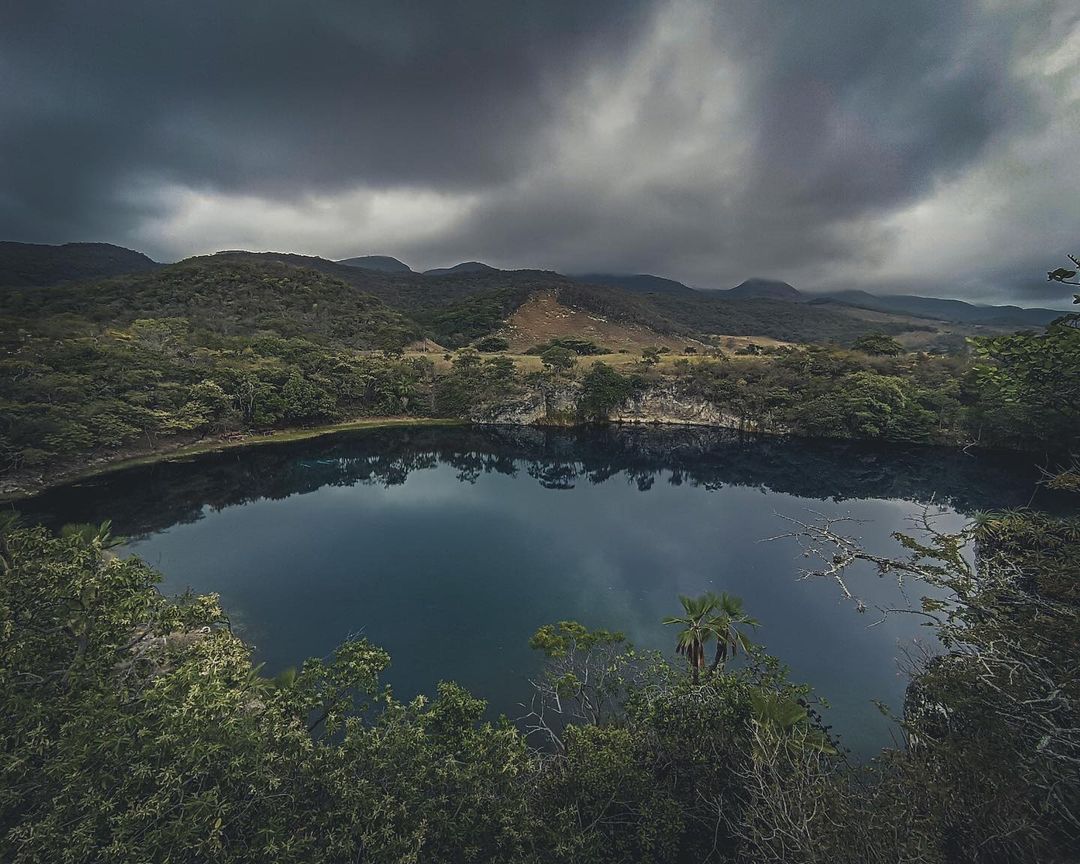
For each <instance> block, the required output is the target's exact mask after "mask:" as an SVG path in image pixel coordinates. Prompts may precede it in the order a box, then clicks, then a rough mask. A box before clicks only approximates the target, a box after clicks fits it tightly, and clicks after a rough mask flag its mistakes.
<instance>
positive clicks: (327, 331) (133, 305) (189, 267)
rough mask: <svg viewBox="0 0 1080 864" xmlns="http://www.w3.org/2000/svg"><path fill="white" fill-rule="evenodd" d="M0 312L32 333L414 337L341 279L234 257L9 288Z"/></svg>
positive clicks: (376, 340)
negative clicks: (151, 323) (104, 329)
mask: <svg viewBox="0 0 1080 864" xmlns="http://www.w3.org/2000/svg"><path fill="white" fill-rule="evenodd" d="M0 314H2V315H3V316H4V317H5V318H6V319H8V320H7V321H6V322H5V325H6V326H5V327H4V329H5V331H9V330H10V329H14V328H13V327H11V326H10V325H11V324H12V323H14V324H16V325H17V326H19V327H22V328H26V329H28V330H29V331H30V332H35V331H42V330H47V329H51V328H55V329H58V330H62V329H64V328H65V327H70V326H72V324H73V323H75V322H78V321H79V320H82V321H86V322H91V323H93V324H96V325H99V326H121V325H127V324H130V323H132V322H134V321H136V320H138V319H149V318H183V319H186V321H188V322H189V323H190V326H191V328H192V329H193V330H202V331H206V332H208V333H213V334H219V335H221V336H236V335H245V336H248V335H253V334H255V333H258V332H266V331H269V332H273V333H277V334H278V335H280V336H299V335H302V336H304V337H306V338H308V339H315V340H321V341H326V342H330V343H335V344H341V345H347V346H350V347H354V348H384V347H395V346H400V345H405V344H407V343H409V342H411V341H413V340H414V339H416V338H419V337H420V336H421V330H420V327H419V326H418V325H417V324H416V323H415V322H413V321H410V320H408V319H407V318H405V317H404V316H403V315H401V314H400V313H398V312H396V311H394V310H392V309H390V308H389V307H387V306H386V305H385V304H384V303H383V302H382V301H381V300H379V299H378V298H376V297H372V296H371V295H368V294H364V293H362V292H360V291H358V290H356V289H355V288H354V287H352V286H350V285H348V284H347V283H345V282H342V281H341V280H339V279H335V278H333V277H330V276H328V275H326V274H323V273H319V272H317V271H314V270H310V269H299V268H296V267H291V266H288V265H286V264H282V263H280V262H276V261H269V260H268V261H244V260H237V259H236V258H234V257H231V256H210V257H206V258H190V259H188V260H187V261H182V262H181V263H179V264H171V265H169V266H166V267H162V268H160V269H157V270H153V271H151V272H147V273H140V274H134V275H130V276H120V277H116V278H114V279H108V280H104V281H100V282H82V283H75V284H65V285H58V286H54V287H51V288H49V289H47V290H45V289H42V288H25V289H16V290H11V291H8V292H6V293H5V294H4V295H3V297H2V298H0ZM11 319H14V321H12V320H11Z"/></svg>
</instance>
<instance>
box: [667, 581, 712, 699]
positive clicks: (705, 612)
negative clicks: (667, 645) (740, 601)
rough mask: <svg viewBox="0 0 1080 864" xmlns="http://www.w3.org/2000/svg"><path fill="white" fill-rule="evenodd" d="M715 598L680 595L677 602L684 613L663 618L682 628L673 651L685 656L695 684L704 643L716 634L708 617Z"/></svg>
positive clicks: (701, 667) (703, 656)
mask: <svg viewBox="0 0 1080 864" xmlns="http://www.w3.org/2000/svg"><path fill="white" fill-rule="evenodd" d="M716 599H717V598H716V597H715V596H713V595H712V594H703V595H702V596H701V597H684V596H680V597H679V602H680V603H681V604H682V607H683V613H684V614H682V615H678V616H670V617H668V618H665V619H664V624H670V625H675V626H679V627H682V628H683V629H682V630H680V631H679V635H678V636H677V637H676V642H675V652H676V653H677V654H680V655H681V656H684V657H686V660H687V663H689V664H690V674H691V676H692V677H693V680H694V683H695V684H697V683H698V680H699V678H700V675H701V670H702V669H704V668H705V643H706V642H708V641H709V640H710V639H712V638H714V637H715V635H716V631H715V630H714V629H713V628H712V626H711V624H710V618H709V616H710V615H711V614H712V612H713V610H714V609H715V608H716Z"/></svg>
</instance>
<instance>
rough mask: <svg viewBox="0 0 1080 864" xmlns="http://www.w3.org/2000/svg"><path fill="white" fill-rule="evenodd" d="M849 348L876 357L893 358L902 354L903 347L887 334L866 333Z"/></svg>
mask: <svg viewBox="0 0 1080 864" xmlns="http://www.w3.org/2000/svg"><path fill="white" fill-rule="evenodd" d="M851 347H852V349H854V350H855V351H862V352H863V354H871V355H873V356H876V357H895V356H896V355H897V354H903V353H904V346H903V345H901V344H900V343H899V342H897V341H896V340H895V339H893V338H892V336H889V335H888V334H887V333H867V334H866V335H865V336H861V337H859V338H858V339H856V340H855V341H854V342H853V343H852V345H851Z"/></svg>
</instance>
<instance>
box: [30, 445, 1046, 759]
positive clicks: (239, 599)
mask: <svg viewBox="0 0 1080 864" xmlns="http://www.w3.org/2000/svg"><path fill="white" fill-rule="evenodd" d="M1034 462H1035V460H1034V459H1033V458H1031V457H1017V456H1006V455H1002V454H990V455H986V454H984V455H980V456H969V455H965V454H962V453H960V452H958V451H955V450H935V449H910V450H895V449H894V450H889V449H882V448H872V447H866V446H854V445H839V444H826V443H814V442H807V441H784V440H778V439H770V440H765V441H760V440H759V441H750V442H745V441H740V440H738V439H737V438H733V437H732V436H730V435H728V434H726V433H722V432H717V431H703V430H655V429H652V430H650V429H643V428H623V429H616V430H593V431H580V432H573V433H544V432H539V431H537V430H530V429H507V430H496V429H488V430H482V429H464V428H460V429H458V428H442V429H440V428H431V429H395V430H380V431H372V432H367V433H356V434H350V435H339V436H335V437H332V438H324V439H318V440H314V441H308V442H302V443H299V444H291V445H276V446H272V447H259V448H252V449H248V450H235V451H229V452H227V453H222V454H216V455H212V456H206V457H200V458H196V459H193V460H190V461H187V462H180V463H164V464H160V465H157V466H153V467H147V468H139V469H132V470H129V471H125V472H120V473H116V474H112V475H107V476H105V477H102V478H100V479H97V480H94V481H91V482H87V483H82V484H78V485H76V486H69V487H65V488H61V489H57V490H53V491H52V492H49V493H47V494H45V495H42V496H39V497H38V498H36V499H33V500H32V501H29V502H24V505H23V509H24V512H26V513H27V515H28V516H30V517H31V518H37V519H40V520H42V521H45V522H47V523H50V524H53V525H59V524H62V523H63V522H71V521H94V522H98V521H101V520H102V519H105V518H111V519H113V523H114V525H113V527H114V531H115V532H116V533H119V534H122V535H125V536H128V537H131V538H133V540H132V542H131V543H130V545H129V546H128V549H129V550H130V552H131V553H133V554H137V555H140V556H142V557H143V558H144V559H145V560H146V561H148V562H149V563H150V564H152V565H154V566H155V567H157V568H158V569H160V570H161V571H162V573H164V574H165V583H164V590H166V591H168V592H174V591H177V592H178V591H182V590H184V589H186V588H189V587H190V588H192V589H194V590H195V591H198V592H211V591H213V592H218V593H219V594H220V595H221V597H222V601H223V604H224V606H225V607H226V609H227V610H228V611H229V612H230V615H231V617H232V620H233V623H234V626H235V627H236V628H237V629H238V630H239V632H240V633H241V634H242V635H243V636H244V637H245V638H246V639H247V640H249V641H250V642H251V643H253V644H254V646H255V649H256V656H257V659H259V660H262V661H265V663H266V665H267V669H266V671H267V672H274V671H276V670H280V669H282V668H284V667H287V666H291V665H296V664H299V663H300V662H301V661H302V660H303V659H304V658H305V657H308V656H311V655H318V656H322V655H326V654H328V653H329V652H331V651H332V650H333V648H334V646H335V645H337V644H338V643H339V642H340V641H341V640H342V639H345V638H346V637H348V636H349V635H351V634H358V633H359V634H364V635H366V636H367V637H369V638H370V639H372V640H374V641H375V642H377V643H379V644H381V645H383V646H384V647H386V648H387V649H388V650H389V651H390V652H391V655H392V657H393V665H392V667H391V670H390V675H389V680H390V682H391V683H392V684H393V686H394V688H395V691H396V692H397V694H398V695H399V696H401V697H409V696H411V695H413V694H415V693H417V692H421V691H431V690H433V688H434V686H435V684H436V683H437V682H438V681H440V680H444V679H453V680H456V681H458V682H460V683H462V684H464V685H465V686H467V687H468V688H470V689H471V690H472V691H473V692H475V693H476V694H478V695H481V696H484V697H486V698H487V699H489V700H490V703H491V705H492V708H493V710H496V711H500V712H505V713H507V714H508V715H510V716H511V717H513V716H515V715H517V714H518V713H520V710H519V709H518V703H520V702H523V701H525V700H527V699H528V695H529V690H528V683H527V678H528V676H529V675H530V674H533V673H534V672H535V671H536V669H537V665H538V659H537V657H535V656H534V655H533V653H532V652H531V651H530V650H529V648H528V645H527V643H528V639H529V636H530V635H531V634H532V633H533V632H534V631H535V630H536V628H537V627H539V626H541V625H542V624H546V623H549V622H552V621H557V620H560V619H566V618H571V619H577V620H580V621H582V622H584V623H586V624H589V625H593V626H603V627H609V628H613V629H620V630H623V631H625V632H626V634H627V635H628V637H629V638H630V639H631V640H632V641H633V642H634V643H635V644H638V645H641V646H645V647H656V648H663V649H665V650H668V649H670V648H671V647H672V645H673V639H674V633H673V632H671V631H670V628H668V629H665V628H664V627H663V626H662V625H661V624H660V619H661V618H662V617H663V616H664V615H667V614H673V613H675V612H676V611H677V609H678V602H677V595H679V594H698V593H701V592H703V591H705V590H715V591H720V590H724V591H728V592H730V593H734V594H737V595H739V596H741V597H742V598H743V599H744V601H745V605H746V608H747V610H748V611H749V612H750V613H751V614H752V615H754V616H755V617H757V618H758V619H760V620H761V622H762V624H763V626H762V628H761V630H760V631H759V632H758V639H759V641H761V642H762V643H764V645H765V646H766V647H767V648H768V650H769V651H770V652H771V653H773V654H775V655H777V656H779V657H780V658H781V659H782V660H783V661H784V662H786V663H787V664H788V665H789V666H790V667H791V670H792V676H793V677H794V678H795V679H797V680H801V681H807V682H809V683H812V684H813V685H814V686H815V688H816V690H817V692H818V693H819V694H820V695H821V696H823V697H825V698H827V699H828V700H829V702H830V703H831V705H832V706H833V707H832V710H831V711H829V712H828V719H829V722H831V723H832V724H833V725H834V728H835V729H836V730H837V731H839V732H840V733H841V734H842V736H843V738H844V740H845V742H846V743H847V744H848V746H850V747H852V748H853V749H854V750H856V751H861V752H866V751H867V750H869V749H871V748H874V747H877V746H880V745H882V744H887V743H888V741H889V736H890V728H889V724H888V722H887V721H886V720H885V719H884V717H883V716H882V715H881V713H880V712H879V711H878V709H877V708H876V707H875V706H874V704H873V700H882V701H883V702H885V703H886V704H889V705H891V706H893V707H894V708H896V707H899V706H900V705H901V704H902V701H903V693H904V686H905V678H904V676H903V675H902V674H901V673H900V671H899V668H898V660H899V659H900V658H902V657H903V656H904V654H905V653H907V652H908V651H909V650H911V649H912V648H913V647H915V649H916V650H918V648H919V647H920V645H921V646H922V647H926V648H929V649H931V650H932V649H933V647H934V643H933V640H932V638H931V637H930V636H929V633H928V631H927V630H926V629H925V628H924V627H922V626H920V621H919V620H918V619H917V618H916V617H914V616H906V615H893V616H890V617H889V618H887V619H886V620H885V621H884V622H882V623H880V624H878V625H877V626H872V627H871V626H869V625H871V624H873V623H874V622H875V621H876V620H877V619H878V616H876V615H874V614H873V613H867V614H865V615H860V614H858V613H857V612H855V611H854V610H853V608H852V606H851V604H849V603H846V602H844V601H843V600H842V599H841V597H840V594H839V592H838V590H837V588H836V586H835V585H833V584H828V583H824V582H820V581H800V580H799V578H798V577H799V573H800V569H801V568H802V567H803V566H806V565H807V564H808V562H807V561H805V560H804V559H803V557H802V556H801V554H800V550H799V548H798V546H797V545H796V544H794V543H793V542H792V541H789V540H773V541H767V540H766V538H769V537H772V536H774V535H777V534H780V533H783V532H784V531H785V530H788V526H787V523H785V521H784V520H783V518H782V517H783V516H790V517H794V518H799V519H803V520H804V521H808V520H811V519H813V518H815V513H817V514H828V515H850V516H853V517H855V518H857V519H859V520H865V521H864V522H862V523H861V524H858V525H855V526H852V530H853V532H854V533H856V534H858V535H859V536H861V537H862V538H863V539H864V541H865V543H866V545H867V546H868V547H869V548H871V549H873V550H874V551H878V552H890V551H896V552H897V553H899V550H898V549H897V547H896V546H895V544H894V543H893V542H892V541H891V540H890V539H889V535H890V533H891V532H893V531H897V530H905V531H906V530H909V529H910V527H911V526H910V524H909V521H908V520H909V519H910V517H912V516H913V515H916V514H918V513H921V512H922V510H923V509H924V507H926V506H928V505H929V506H930V507H931V510H932V512H933V513H935V514H936V516H937V518H938V520H939V521H938V525H939V527H941V528H944V529H954V528H959V527H960V526H961V525H962V524H963V523H964V522H965V520H966V517H967V516H968V515H969V514H971V513H973V512H974V511H976V510H979V509H989V508H995V507H1006V506H1022V505H1026V504H1029V503H1033V504H1034V505H1035V506H1041V507H1046V508H1048V509H1062V508H1063V507H1064V506H1066V505H1065V503H1064V502H1063V501H1061V500H1059V499H1056V498H1054V497H1053V496H1052V495H1050V494H1048V493H1047V492H1046V491H1045V490H1039V491H1038V492H1037V493H1036V492H1035V490H1036V480H1037V477H1038V470H1037V467H1036V466H1035V464H1034ZM855 582H856V584H857V585H858V591H859V592H860V594H861V596H863V597H864V598H865V599H866V601H867V603H868V604H869V605H871V606H873V605H874V604H879V605H882V606H899V605H904V604H906V603H908V602H909V601H910V602H915V601H917V599H918V596H919V591H918V588H917V587H910V588H909V597H906V598H905V597H904V596H902V595H901V594H900V593H899V591H898V589H897V588H896V586H895V585H894V584H893V583H891V582H890V581H888V580H881V579H878V578H877V577H876V576H874V575H872V574H869V573H862V574H860V575H859V577H858V578H856V579H855Z"/></svg>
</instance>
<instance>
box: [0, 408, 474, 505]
mask: <svg viewBox="0 0 1080 864" xmlns="http://www.w3.org/2000/svg"><path fill="white" fill-rule="evenodd" d="M468 423H469V421H468V420H461V419H458V418H452V417H371V418H364V419H360V420H344V421H342V422H340V423H330V424H327V425H325V426H311V427H294V428H289V429H275V430H273V431H270V432H253V433H249V434H246V435H244V436H243V437H239V438H200V439H196V440H194V441H186V442H182V441H174V442H170V444H171V446H170V445H169V444H167V445H164V446H162V447H160V448H156V449H153V450H146V451H144V452H138V453H133V454H131V455H116V456H115V457H108V456H101V457H98V458H97V459H96V460H95V459H91V460H90V461H89V462H84V463H82V464H79V465H72V466H71V467H68V468H60V469H59V470H54V471H51V472H49V473H48V474H47V475H45V474H43V475H41V476H40V477H37V478H30V477H27V476H26V473H29V472H26V473H23V474H22V476H21V478H20V476H19V474H15V475H14V476H13V477H12V478H7V479H0V505H2V504H10V503H12V502H16V501H20V500H22V499H24V498H31V497H33V496H34V495H37V494H39V493H41V492H44V491H46V490H47V489H53V488H55V487H57V486H64V485H66V484H68V483H77V482H79V481H81V480H89V479H91V478H93V477H100V476H102V475H104V474H111V473H113V472H116V471H123V470H124V469H125V468H135V467H138V466H140V465H153V464H156V463H158V462H170V461H173V460H181V459H189V458H191V457H193V456H202V455H205V454H207V453H220V452H223V451H225V450H233V449H239V448H242V447H259V446H263V445H266V444H286V443H289V442H291V441H305V440H308V439H311V438H322V437H324V436H327V435H337V434H340V433H342V432H353V431H357V430H361V429H380V428H394V427H412V426H464V425H467V424H468Z"/></svg>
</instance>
